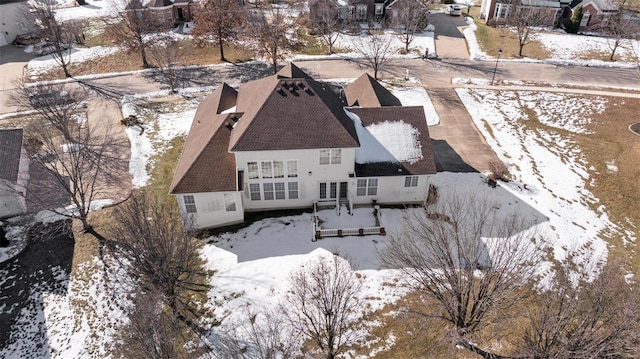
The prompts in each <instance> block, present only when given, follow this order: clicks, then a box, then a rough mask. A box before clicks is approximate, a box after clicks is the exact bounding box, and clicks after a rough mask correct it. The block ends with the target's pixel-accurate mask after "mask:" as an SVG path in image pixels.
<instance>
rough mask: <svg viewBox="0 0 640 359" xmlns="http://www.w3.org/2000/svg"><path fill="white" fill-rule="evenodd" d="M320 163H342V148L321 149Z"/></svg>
mask: <svg viewBox="0 0 640 359" xmlns="http://www.w3.org/2000/svg"><path fill="white" fill-rule="evenodd" d="M319 163H320V165H321V166H326V165H340V164H342V149H341V148H330V149H329V148H325V149H322V150H320V151H319Z"/></svg>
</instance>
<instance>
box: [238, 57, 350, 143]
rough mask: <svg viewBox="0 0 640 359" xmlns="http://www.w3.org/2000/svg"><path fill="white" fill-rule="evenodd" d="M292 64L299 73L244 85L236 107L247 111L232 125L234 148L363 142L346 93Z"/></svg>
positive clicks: (294, 72)
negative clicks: (346, 110)
mask: <svg viewBox="0 0 640 359" xmlns="http://www.w3.org/2000/svg"><path fill="white" fill-rule="evenodd" d="M288 66H290V68H291V69H293V70H291V71H292V73H293V74H295V75H296V76H298V77H296V78H280V76H279V75H275V76H270V77H267V78H264V79H261V80H257V81H252V82H249V83H247V84H245V85H243V86H242V87H240V91H239V94H238V101H237V107H236V111H238V112H242V113H243V114H244V115H243V116H242V118H241V119H240V121H239V122H238V124H237V126H236V127H235V128H234V129H233V131H231V143H230V145H229V146H230V147H229V148H230V150H231V151H265V150H290V149H310V148H345V147H359V143H358V140H357V135H356V132H355V128H354V125H353V122H352V121H351V120H350V119H349V118H348V117H347V115H346V114H345V113H344V111H343V110H342V108H343V106H344V105H345V104H344V103H343V102H342V100H341V99H340V97H339V96H337V95H336V94H335V92H334V91H333V90H332V88H331V87H330V86H329V85H327V84H323V83H320V82H317V81H315V80H312V79H310V78H309V77H308V75H306V74H304V72H302V70H300V69H298V68H297V67H295V68H294V65H293V64H290V65H288ZM295 69H297V70H295Z"/></svg>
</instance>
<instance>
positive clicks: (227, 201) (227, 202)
mask: <svg viewBox="0 0 640 359" xmlns="http://www.w3.org/2000/svg"><path fill="white" fill-rule="evenodd" d="M224 207H225V209H226V210H227V212H235V211H236V199H235V197H234V195H233V194H231V193H225V194H224Z"/></svg>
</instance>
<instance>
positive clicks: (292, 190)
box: [287, 182, 298, 199]
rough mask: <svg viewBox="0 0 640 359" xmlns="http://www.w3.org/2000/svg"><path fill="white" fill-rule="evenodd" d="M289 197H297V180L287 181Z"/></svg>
mask: <svg viewBox="0 0 640 359" xmlns="http://www.w3.org/2000/svg"><path fill="white" fill-rule="evenodd" d="M287 185H288V187H289V199H297V198H298V182H289V183H288V184H287Z"/></svg>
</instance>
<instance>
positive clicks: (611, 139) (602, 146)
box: [577, 98, 640, 273]
mask: <svg viewBox="0 0 640 359" xmlns="http://www.w3.org/2000/svg"><path fill="white" fill-rule="evenodd" d="M638 113H640V99H621V98H609V101H608V103H607V108H606V110H605V112H604V113H603V114H602V115H598V116H594V119H593V121H592V123H591V124H590V125H588V126H587V128H588V129H589V130H590V131H592V132H593V134H592V135H584V136H579V137H578V139H577V141H578V144H579V145H580V147H581V148H582V150H583V153H584V154H585V156H586V158H587V161H588V163H589V165H590V166H593V168H595V169H594V170H591V171H590V176H591V178H592V179H593V181H591V182H590V183H589V184H588V186H587V188H588V189H589V190H590V191H591V192H593V194H594V195H595V196H596V197H597V198H598V199H599V200H600V203H598V204H595V205H594V206H596V207H597V206H599V205H600V204H602V205H604V207H605V211H606V213H607V214H608V216H609V218H610V219H611V220H612V221H614V222H615V223H617V224H618V225H620V226H621V227H622V228H624V229H626V230H628V231H630V232H631V233H634V234H635V237H636V238H640V228H639V227H638V226H639V225H640V206H638V203H640V180H639V179H640V167H639V166H638V163H640V137H639V136H637V135H635V134H633V133H632V132H631V131H629V129H628V127H629V125H631V124H632V123H634V122H637V121H638ZM607 163H609V164H614V165H615V166H617V168H618V170H617V171H614V170H611V169H609V168H608V166H607ZM624 239H627V238H625V236H620V235H618V236H612V237H611V238H609V244H610V245H611V246H610V249H611V251H612V254H613V255H614V256H616V257H618V258H621V259H623V260H625V261H627V262H628V263H629V264H632V265H633V268H634V269H635V272H636V273H638V272H640V258H638V256H637V254H636V253H635V252H636V248H635V245H634V244H631V243H629V244H628V245H627V246H623V245H622V241H623V240H624Z"/></svg>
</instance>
